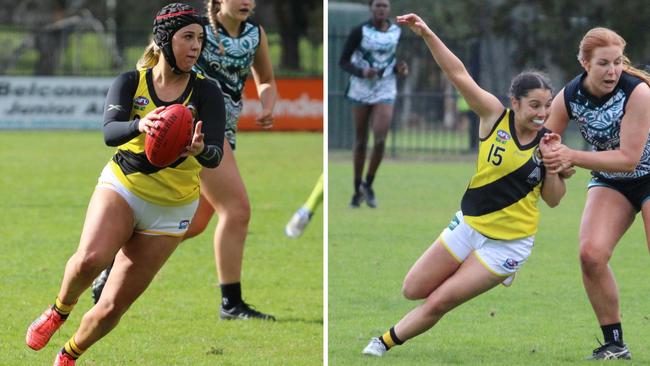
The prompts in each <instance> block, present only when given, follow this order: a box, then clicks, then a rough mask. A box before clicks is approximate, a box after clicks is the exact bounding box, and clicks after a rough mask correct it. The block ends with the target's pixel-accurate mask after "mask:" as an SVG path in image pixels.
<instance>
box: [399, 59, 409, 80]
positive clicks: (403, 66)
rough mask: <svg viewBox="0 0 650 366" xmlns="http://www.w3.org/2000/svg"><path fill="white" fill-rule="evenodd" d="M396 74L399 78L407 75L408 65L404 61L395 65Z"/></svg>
mask: <svg viewBox="0 0 650 366" xmlns="http://www.w3.org/2000/svg"><path fill="white" fill-rule="evenodd" d="M397 74H398V75H400V76H406V75H408V74H409V65H408V64H407V63H406V61H400V62H398V63H397Z"/></svg>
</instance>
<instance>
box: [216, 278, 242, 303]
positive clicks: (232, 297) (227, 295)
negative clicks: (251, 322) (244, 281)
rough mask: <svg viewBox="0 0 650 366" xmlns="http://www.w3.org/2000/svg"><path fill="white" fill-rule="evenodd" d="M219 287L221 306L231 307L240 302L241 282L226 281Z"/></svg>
mask: <svg viewBox="0 0 650 366" xmlns="http://www.w3.org/2000/svg"><path fill="white" fill-rule="evenodd" d="M220 287H221V306H223V307H224V309H232V308H233V307H235V306H236V305H239V304H240V303H241V302H242V299H241V282H235V283H228V284H225V285H220Z"/></svg>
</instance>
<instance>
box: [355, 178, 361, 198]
mask: <svg viewBox="0 0 650 366" xmlns="http://www.w3.org/2000/svg"><path fill="white" fill-rule="evenodd" d="M360 185H361V179H357V178H355V179H354V194H359V186H360Z"/></svg>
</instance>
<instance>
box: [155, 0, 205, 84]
mask: <svg viewBox="0 0 650 366" xmlns="http://www.w3.org/2000/svg"><path fill="white" fill-rule="evenodd" d="M195 23H196V24H198V25H200V26H201V27H203V33H204V34H205V24H206V21H205V18H204V17H202V16H201V15H199V13H198V12H197V11H196V10H195V9H194V8H193V7H191V6H189V5H187V4H183V3H172V4H169V5H166V6H165V7H164V8H162V9H160V11H159V12H158V14H156V19H155V20H154V21H153V41H154V42H155V43H156V45H157V46H158V47H160V49H161V51H162V53H163V56H165V59H166V60H167V63H168V64H169V66H171V68H172V71H174V73H176V74H181V73H183V72H184V71H182V70H179V69H178V66H177V65H176V57H175V56H174V51H173V50H172V37H174V34H175V33H176V32H177V31H178V30H179V29H181V28H183V27H185V26H188V25H190V24H195ZM204 47H205V38H204V39H203V43H202V44H201V52H203V48H204Z"/></svg>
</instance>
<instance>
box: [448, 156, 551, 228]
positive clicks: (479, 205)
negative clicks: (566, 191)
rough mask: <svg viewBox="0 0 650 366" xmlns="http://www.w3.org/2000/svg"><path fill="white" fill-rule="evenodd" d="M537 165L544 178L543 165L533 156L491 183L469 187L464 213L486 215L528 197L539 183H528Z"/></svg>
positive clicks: (465, 195)
mask: <svg viewBox="0 0 650 366" xmlns="http://www.w3.org/2000/svg"><path fill="white" fill-rule="evenodd" d="M537 167H539V168H540V174H541V176H540V178H543V177H544V169H543V167H542V166H538V165H536V164H535V162H534V161H533V158H532V157H531V158H530V159H528V161H527V162H526V163H525V164H524V165H522V166H521V167H519V169H517V170H515V171H514V172H512V173H510V174H508V175H506V176H503V177H501V178H499V179H498V180H496V181H494V182H492V183H490V184H486V185H484V186H482V187H477V188H468V189H467V191H466V192H465V194H464V195H463V200H462V201H461V204H460V206H461V210H462V211H463V215H467V216H482V215H486V214H489V213H491V212H494V211H499V210H502V209H504V208H506V207H508V206H510V205H512V204H513V203H515V202H517V201H519V200H521V199H522V198H524V197H526V195H528V193H530V192H531V191H532V190H533V189H534V188H535V186H536V185H537V183H535V184H530V183H528V176H529V175H530V174H531V173H532V172H533V171H534V170H535V168H537Z"/></svg>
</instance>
